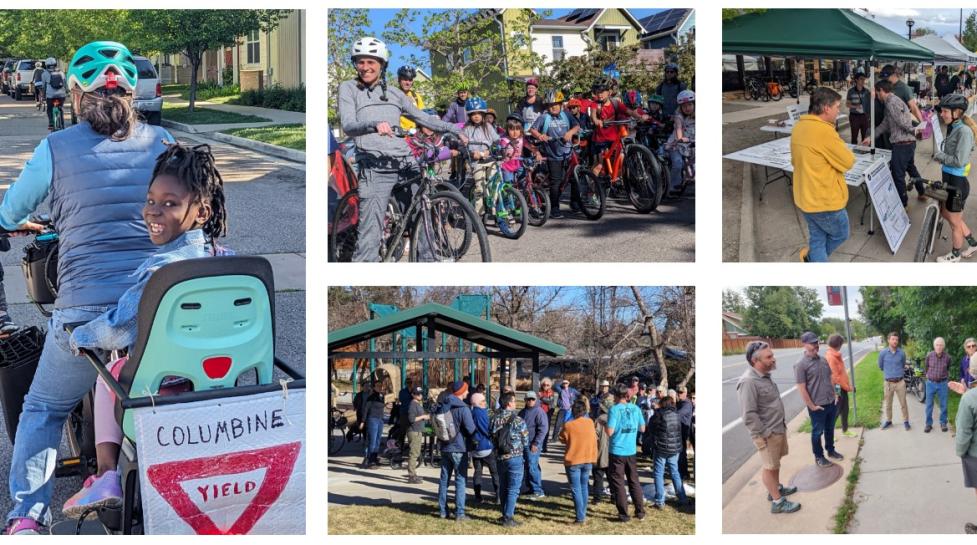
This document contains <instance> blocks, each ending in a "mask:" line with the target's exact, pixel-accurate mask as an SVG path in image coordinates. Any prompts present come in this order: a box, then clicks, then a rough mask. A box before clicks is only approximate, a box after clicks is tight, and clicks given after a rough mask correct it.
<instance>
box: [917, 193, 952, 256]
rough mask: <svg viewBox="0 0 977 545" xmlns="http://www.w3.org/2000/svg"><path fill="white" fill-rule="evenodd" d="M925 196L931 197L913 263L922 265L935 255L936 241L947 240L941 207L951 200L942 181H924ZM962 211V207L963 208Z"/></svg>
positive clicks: (924, 215) (924, 214)
mask: <svg viewBox="0 0 977 545" xmlns="http://www.w3.org/2000/svg"><path fill="white" fill-rule="evenodd" d="M923 186H924V188H925V190H924V194H925V195H926V196H927V197H930V201H929V204H927V205H926V211H925V212H923V222H922V224H921V225H922V227H921V228H920V230H919V238H918V239H917V240H916V253H915V254H914V255H913V261H915V262H916V263H921V262H923V261H926V256H928V255H929V254H932V253H933V247H934V246H935V245H936V240H937V239H941V240H946V239H947V235H946V234H944V233H943V227H944V225H946V220H945V219H944V218H943V216H942V215H941V214H940V205H941V204H943V205H945V204H946V202H947V199H948V198H949V192H948V191H947V190H946V186H945V185H944V184H943V181H942V180H930V181H924V182H923ZM959 196H960V195H959V193H954V198H957V197H959ZM961 209H962V207H961Z"/></svg>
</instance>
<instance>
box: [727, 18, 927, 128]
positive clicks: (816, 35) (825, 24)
mask: <svg viewBox="0 0 977 545" xmlns="http://www.w3.org/2000/svg"><path fill="white" fill-rule="evenodd" d="M723 53H727V54H737V55H760V56H778V57H795V58H802V59H813V58H829V59H865V60H868V61H872V62H874V61H880V60H887V61H927V62H932V61H933V58H934V57H935V55H934V54H933V52H932V51H930V50H929V49H927V48H925V47H923V46H921V45H919V44H916V43H914V42H911V41H909V40H907V39H906V38H903V37H902V36H900V35H899V34H896V33H895V32H893V31H891V30H889V29H887V28H885V27H884V26H882V25H880V24H878V23H876V22H875V21H872V20H869V19H866V18H865V17H862V16H861V15H858V14H856V13H855V12H853V11H851V10H849V9H838V8H830V9H770V10H766V11H763V12H757V13H748V14H745V15H741V16H739V17H735V18H733V19H730V20H728V21H725V22H724V23H723ZM870 78H871V79H870V81H869V85H870V87H871V88H873V89H874V88H875V75H874V73H872V74H871V76H870ZM798 89H800V85H798ZM798 102H800V93H799V92H798ZM870 113H871V116H872V119H874V118H875V101H874V100H873V101H872V105H871V111H870ZM872 143H873V146H874V144H875V125H874V124H872Z"/></svg>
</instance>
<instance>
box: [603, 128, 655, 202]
mask: <svg viewBox="0 0 977 545" xmlns="http://www.w3.org/2000/svg"><path fill="white" fill-rule="evenodd" d="M636 125H637V123H636V122H635V121H634V120H633V119H627V120H622V121H605V122H604V126H605V127H620V131H621V132H620V136H621V137H620V138H619V139H617V140H615V141H614V142H613V143H612V144H611V147H610V148H608V149H607V150H605V151H604V152H603V153H601V155H600V157H599V158H598V161H599V164H600V165H601V175H600V176H598V177H599V178H601V180H602V181H603V182H605V183H606V184H607V187H608V190H609V192H610V193H611V194H614V193H622V192H623V193H624V194H626V195H627V197H628V200H630V201H631V204H632V205H633V206H634V208H635V209H636V210H637V211H638V212H640V213H642V214H647V213H649V212H651V211H652V210H654V209H656V208H658V205H659V204H661V200H662V196H663V194H664V189H665V185H664V181H665V176H664V175H663V169H662V165H661V163H659V162H658V159H656V158H655V155H654V154H653V153H652V152H651V150H650V149H648V148H647V147H645V146H644V145H642V144H639V143H637V141H636V140H635V137H634V135H633V133H632V132H631V131H630V130H629V129H633V128H634V127H635V126H636Z"/></svg>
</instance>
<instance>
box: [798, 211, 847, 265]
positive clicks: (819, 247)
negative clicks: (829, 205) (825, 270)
mask: <svg viewBox="0 0 977 545" xmlns="http://www.w3.org/2000/svg"><path fill="white" fill-rule="evenodd" d="M804 219H806V220H807V230H808V233H809V234H810V240H809V241H808V246H809V247H810V252H809V253H808V254H807V257H808V259H810V260H811V261H814V262H825V261H827V260H828V256H829V255H831V252H834V251H835V250H837V249H838V246H841V244H842V243H843V242H845V241H846V240H848V211H847V210H845V209H844V208H842V209H841V210H838V211H835V212H816V213H814V214H808V213H807V212H804Z"/></svg>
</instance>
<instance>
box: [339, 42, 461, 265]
mask: <svg viewBox="0 0 977 545" xmlns="http://www.w3.org/2000/svg"><path fill="white" fill-rule="evenodd" d="M351 57H352V61H353V65H354V66H355V67H356V73H357V78H356V79H355V80H350V81H344V82H343V83H341V84H340V85H339V119H340V122H341V124H342V127H343V132H345V133H346V134H347V135H348V136H352V137H354V139H355V142H356V162H357V164H358V165H359V169H360V181H359V186H358V187H357V193H358V194H359V198H360V199H359V200H360V214H359V224H358V225H357V227H356V230H357V242H356V251H355V252H354V253H353V261H379V260H380V244H381V240H382V239H381V234H382V232H383V231H382V228H383V217H384V214H385V213H386V210H387V202H388V201H389V200H390V194H391V193H392V192H393V189H394V186H396V185H397V184H398V183H401V182H404V181H406V180H412V179H415V178H417V177H419V176H420V169H419V168H418V166H417V161H415V160H414V157H413V156H412V155H411V152H410V148H409V147H408V146H407V142H405V141H404V140H403V139H402V138H395V137H394V135H393V129H392V128H393V127H399V126H400V117H401V116H404V117H406V118H408V119H410V120H411V121H414V122H416V123H417V124H419V125H423V126H425V127H428V128H430V129H433V130H435V131H437V132H450V133H454V134H458V129H457V128H455V126H454V125H451V124H449V123H445V122H443V121H441V120H440V119H438V118H437V117H436V116H431V115H428V114H426V113H424V112H422V111H421V110H419V109H418V108H417V106H416V105H415V104H414V102H413V101H412V100H411V99H410V98H408V97H407V96H406V95H405V94H404V93H403V92H402V91H401V90H400V89H397V88H396V87H391V88H389V89H388V88H387V81H386V78H385V76H384V74H385V73H386V71H387V62H388V60H389V58H390V53H389V52H388V51H387V46H386V44H384V43H383V42H381V41H380V40H378V39H376V38H371V37H364V38H360V40H359V41H357V42H356V43H355V44H353V54H352V56H351ZM462 141H463V142H465V143H467V140H466V139H465V138H464V137H462Z"/></svg>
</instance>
